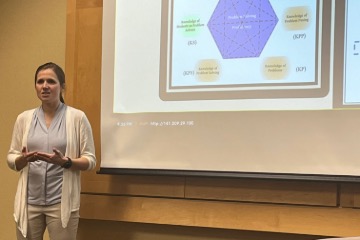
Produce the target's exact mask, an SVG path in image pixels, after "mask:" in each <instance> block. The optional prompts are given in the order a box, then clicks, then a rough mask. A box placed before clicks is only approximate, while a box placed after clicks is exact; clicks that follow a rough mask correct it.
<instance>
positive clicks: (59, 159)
mask: <svg viewBox="0 0 360 240" xmlns="http://www.w3.org/2000/svg"><path fill="white" fill-rule="evenodd" d="M53 152H54V153H53V154H49V153H44V152H37V153H36V154H35V157H36V158H37V159H38V160H41V161H44V162H48V163H52V164H56V165H59V166H62V165H63V164H64V163H65V162H66V161H67V158H64V155H63V154H62V153H61V152H60V151H59V150H58V149H56V148H53Z"/></svg>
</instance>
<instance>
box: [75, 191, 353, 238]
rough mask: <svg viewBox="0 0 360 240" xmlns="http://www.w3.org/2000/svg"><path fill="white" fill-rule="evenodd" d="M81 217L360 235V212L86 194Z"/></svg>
mask: <svg viewBox="0 0 360 240" xmlns="http://www.w3.org/2000/svg"><path fill="white" fill-rule="evenodd" d="M81 202H82V207H81V210H80V213H81V216H82V217H83V218H86V219H102V220H113V221H126V222H143V223H156V224H170V225H182V226H197V227H210V228H223V229H239V230H252V231H267V232H286V233H297V234H301V233H306V234H312V235H328V236H358V235H360V227H359V219H360V209H358V210H354V209H348V208H332V207H306V206H291V205H280V204H258V203H239V202H232V201H204V200H182V199H170V198H144V197H124V196H113V197H111V198H109V197H107V196H103V195H87V194H83V195H82V198H81Z"/></svg>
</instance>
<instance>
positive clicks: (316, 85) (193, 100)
mask: <svg viewBox="0 0 360 240" xmlns="http://www.w3.org/2000/svg"><path fill="white" fill-rule="evenodd" d="M139 8H148V9H151V12H150V10H149V11H147V14H148V15H149V16H147V21H146V24H145V23H144V21H143V20H142V18H139V17H138V16H134V15H133V14H131V13H132V12H134V11H135V12H136V9H138V10H140V9H139ZM125 9H126V11H125ZM144 10H145V9H144ZM116 11H117V12H118V13H119V14H117V15H116V24H115V26H116V29H115V70H114V77H115V80H114V107H113V111H114V112H115V113H133V112H183V111H239V110H295V109H332V108H333V95H332V94H333V92H332V91H331V85H332V84H331V76H330V62H331V60H330V57H331V56H330V52H331V49H330V42H331V36H330V34H331V32H332V29H331V27H332V26H331V2H329V3H327V4H326V5H324V3H323V1H319V0H307V1H304V0H292V1H283V0H252V1H246V0H236V1H235V0H196V1H194V0H162V1H156V2H152V3H151V4H150V3H149V4H145V3H144V1H140V0H134V1H132V2H125V1H120V2H118V3H117V4H116ZM130 23H131V24H130ZM144 24H145V25H144ZM146 26H151V28H150V27H146ZM125 30H126V34H123V31H125ZM145 43H146V44H145ZM129 46H131V47H129ZM149 46H151V47H149ZM124 66H128V67H124Z"/></svg>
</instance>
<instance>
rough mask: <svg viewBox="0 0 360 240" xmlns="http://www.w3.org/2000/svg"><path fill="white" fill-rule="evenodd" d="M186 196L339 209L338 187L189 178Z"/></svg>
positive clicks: (332, 184) (271, 181)
mask: <svg viewBox="0 0 360 240" xmlns="http://www.w3.org/2000/svg"><path fill="white" fill-rule="evenodd" d="M185 196H186V197H187V198H196V199H217V200H234V201H247V202H263V203H265V202H267V203H288V204H301V205H318V206H337V204H338V203H337V184H336V183H326V182H302V181H276V180H260V179H251V180H247V179H217V178H205V179H204V178H188V179H187V180H186V191H185Z"/></svg>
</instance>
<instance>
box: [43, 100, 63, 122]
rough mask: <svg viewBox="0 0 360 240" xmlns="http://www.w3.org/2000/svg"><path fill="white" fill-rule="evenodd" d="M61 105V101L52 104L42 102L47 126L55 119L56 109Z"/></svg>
mask: <svg viewBox="0 0 360 240" xmlns="http://www.w3.org/2000/svg"><path fill="white" fill-rule="evenodd" d="M59 106H60V101H59V102H57V103H52V104H49V103H47V104H44V103H43V104H42V109H43V111H44V117H45V123H46V127H47V128H49V127H50V125H51V122H52V120H53V119H54V116H55V113H56V110H57V109H58V107H59Z"/></svg>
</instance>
